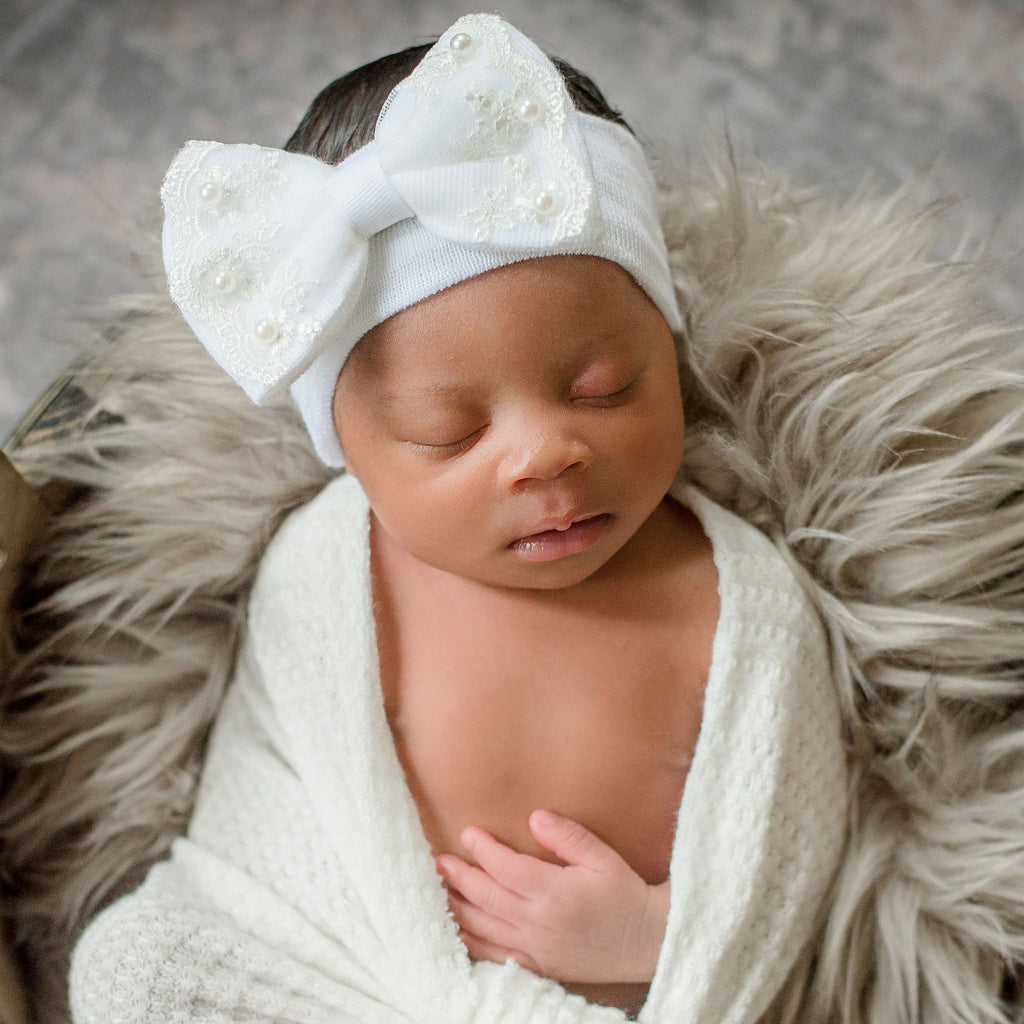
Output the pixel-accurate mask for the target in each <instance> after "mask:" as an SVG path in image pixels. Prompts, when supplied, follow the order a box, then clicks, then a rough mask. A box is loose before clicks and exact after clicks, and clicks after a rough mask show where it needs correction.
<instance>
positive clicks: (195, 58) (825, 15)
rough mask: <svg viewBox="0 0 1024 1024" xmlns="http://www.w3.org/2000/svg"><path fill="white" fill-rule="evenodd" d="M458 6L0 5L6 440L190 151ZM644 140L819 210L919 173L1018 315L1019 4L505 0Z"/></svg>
mask: <svg viewBox="0 0 1024 1024" xmlns="http://www.w3.org/2000/svg"><path fill="white" fill-rule="evenodd" d="M471 9H473V8H472V7H467V5H466V3H465V2H464V0H463V2H458V3H456V2H452V0H422V2H416V0H361V2H359V0H230V2H228V0H149V2H146V0H134V2H133V0H0V126H2V131H0V436H2V435H4V434H6V432H7V431H8V430H9V429H10V428H11V427H12V426H13V424H14V423H15V421H16V420H17V419H18V418H19V416H21V415H22V414H23V412H24V411H25V409H26V408H27V407H28V406H29V405H30V404H31V402H32V400H33V398H34V397H35V396H36V394H37V393H38V392H39V391H40V390H41V389H42V388H43V387H44V386H45V384H46V383H47V382H48V381H49V380H50V379H51V378H52V377H53V375H54V374H55V373H56V372H57V371H58V370H59V369H60V368H61V367H62V366H63V365H64V364H65V363H67V362H68V361H69V359H71V358H72V357H73V356H74V353H75V347H76V346H77V345H80V344H81V343H82V341H83V340H86V339H87V338H88V337H89V335H90V332H91V331H92V330H94V322H95V321H94V319H93V316H94V313H95V311H96V310H97V309H98V308H100V307H102V305H103V303H104V302H105V301H106V300H107V299H109V298H110V297H111V296H114V295H116V294H118V293H123V292H126V291H131V290H133V289H138V288H139V287H140V286H141V280H140V277H139V273H138V270H137V264H136V263H135V262H134V261H133V256H132V253H133V250H137V249H138V243H139V238H138V233H137V232H138V228H139V226H140V225H141V226H143V227H149V228H152V227H154V226H155V225H156V223H157V210H156V201H155V197H156V195H157V191H158V189H159V185H160V181H161V178H162V176H163V172H164V170H165V168H166V166H167V164H168V162H169V161H170V158H171V156H172V155H173V154H174V152H175V150H176V149H177V148H178V147H179V146H180V145H181V144H182V143H183V142H184V141H185V140H187V139H190V138H212V139H219V140H221V141H225V142H237V141H248V142H258V143H262V144H267V145H279V144H281V143H282V142H283V141H284V140H285V139H286V138H287V136H288V135H289V134H290V132H291V129H292V128H293V127H294V125H295V123H296V122H297V121H298V119H299V117H300V116H301V114H302V112H303V110H304V109H305V107H306V105H307V104H308V102H309V100H310V99H311V98H312V96H313V95H314V94H315V93H316V92H317V90H318V89H319V88H320V87H321V86H323V85H324V84H326V82H328V81H329V80H330V79H331V78H333V77H335V76H336V75H338V74H340V73H342V72H344V71H346V70H348V69H349V68H351V67H353V66H355V65H356V64H358V63H361V62H362V61H364V60H367V59H369V58H371V57H375V56H378V55H380V54H381V53H384V52H387V51H390V50H394V49H398V48H400V47H402V46H405V45H408V44H409V43H412V42H421V41H424V40H427V39H429V38H431V37H432V36H434V35H436V34H438V33H439V32H441V31H443V30H444V29H445V28H446V27H447V26H448V25H449V24H450V23H451V22H452V21H454V19H455V18H456V17H457V16H458V15H459V14H462V13H465V11H467V10H471ZM502 11H503V13H504V14H505V15H506V16H507V17H508V19H509V20H510V21H512V23H513V24H515V25H517V26H518V27H519V28H521V29H523V30H524V31H525V32H526V33H527V34H529V35H531V36H532V37H533V38H535V39H536V40H537V41H538V42H539V43H540V44H541V45H542V46H544V47H545V48H547V49H548V50H549V51H551V52H554V53H557V54H559V55H560V56H563V57H565V58H566V59H568V60H569V61H571V62H573V63H575V64H577V65H578V66H579V67H581V68H582V69H583V70H586V71H588V72H590V73H591V74H592V75H593V76H594V77H595V78H596V79H597V81H598V82H599V84H600V85H601V86H602V88H603V89H604V91H605V93H606V94H607V96H608V97H609V99H610V100H611V101H612V102H613V103H614V104H615V105H617V106H619V107H620V108H621V109H622V110H623V112H624V113H625V115H626V116H627V118H628V119H629V120H630V121H631V122H632V123H633V124H634V125H635V126H636V127H637V128H638V129H639V131H640V133H641V135H642V136H643V137H646V138H648V139H657V140H659V142H660V144H661V145H663V146H665V147H667V148H668V149H669V150H670V151H675V152H678V153H680V154H682V155H683V156H684V157H685V158H686V159H688V160H691V161H692V162H699V161H700V160H701V153H702V151H703V150H704V147H705V141H706V139H707V136H708V132H709V130H710V131H711V132H712V133H713V132H714V131H716V130H720V129H721V126H722V125H723V124H728V126H729V129H730V132H731V134H732V136H733V138H734V139H735V140H736V141H737V143H738V144H739V146H740V147H741V148H742V149H744V150H746V151H748V152H754V153H756V154H758V156H759V157H760V158H761V159H762V160H763V161H765V162H766V163H769V164H772V165H776V166H779V167H783V168H785V169H787V170H788V171H789V172H791V173H792V175H793V176H794V177H796V178H797V179H798V180H799V181H801V182H803V183H806V184H812V185H815V186H818V187H820V188H821V189H822V190H824V191H825V192H827V193H830V194H833V195H835V196H837V197H843V196H847V195H849V194H850V193H851V192H852V190H853V189H854V188H855V186H857V185H858V184H859V183H860V182H862V181H863V180H864V179H865V178H867V177H869V176H870V177H872V178H873V180H874V181H875V182H876V186H877V188H878V189H888V188H891V187H892V186H894V185H896V184H898V183H899V182H901V181H903V180H904V179H905V178H907V177H908V176H909V175H911V174H913V173H914V172H915V171H917V170H920V169H921V168H923V167H925V166H927V165H929V164H935V167H936V170H935V175H934V182H935V190H936V192H937V193H941V194H949V195H952V196H953V197H955V198H957V199H959V200H961V202H960V203H959V204H958V206H957V207H956V208H955V210H954V218H955V222H956V225H957V228H958V230H966V231H968V232H969V235H970V237H972V238H974V239H981V238H983V237H985V236H986V235H987V234H988V233H989V232H990V231H991V232H994V234H993V235H992V241H991V249H990V252H991V256H992V258H993V261H992V265H991V267H990V270H989V273H988V275H987V290H988V294H989V298H990V301H991V304H992V306H993V308H994V309H995V310H996V311H997V312H1000V313H1002V314H1005V315H1009V316H1020V315H1021V314H1022V313H1024V253H1022V250H1024V241H1022V240H1024V0H863V2H861V0H549V2H545V0H505V2H504V3H503V5H502Z"/></svg>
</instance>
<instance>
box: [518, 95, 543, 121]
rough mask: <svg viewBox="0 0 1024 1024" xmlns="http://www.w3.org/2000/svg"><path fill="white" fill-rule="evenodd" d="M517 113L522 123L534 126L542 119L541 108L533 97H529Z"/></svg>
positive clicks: (520, 105) (521, 104)
mask: <svg viewBox="0 0 1024 1024" xmlns="http://www.w3.org/2000/svg"><path fill="white" fill-rule="evenodd" d="M516 113H517V114H518V115H519V120H520V121H525V122H526V123H527V124H532V123H533V122H534V121H536V120H537V118H539V117H540V114H541V106H540V104H539V103H538V102H537V101H536V100H535V99H534V98H533V97H532V96H527V97H526V99H525V100H523V101H522V102H521V103H520V104H519V106H518V107H517V108H516Z"/></svg>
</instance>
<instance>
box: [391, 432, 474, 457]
mask: <svg viewBox="0 0 1024 1024" xmlns="http://www.w3.org/2000/svg"><path fill="white" fill-rule="evenodd" d="M483 429H484V428H483V427H478V428H477V429H476V430H474V431H472V432H471V433H469V434H467V435H466V436H465V437H460V438H459V439H458V440H457V441H446V442H444V443H443V444H427V443H426V442H424V441H406V442H405V443H406V444H407V445H408V446H409V447H410V448H412V449H413V450H414V451H420V452H430V453H433V454H445V455H457V454H458V453H459V451H460V450H462V449H464V448H468V447H469V446H470V444H471V443H472V441H473V440H474V438H475V437H476V436H477V434H479V433H480V431H481V430H483Z"/></svg>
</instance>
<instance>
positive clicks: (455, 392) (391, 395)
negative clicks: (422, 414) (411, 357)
mask: <svg viewBox="0 0 1024 1024" xmlns="http://www.w3.org/2000/svg"><path fill="white" fill-rule="evenodd" d="M468 392H469V388H468V386H467V385H465V384H455V383H452V382H451V381H439V382H437V383H434V384H417V385H410V386H407V387H398V388H395V387H388V388H385V389H384V391H383V394H382V395H381V397H382V398H383V400H384V401H385V402H387V403H388V404H389V405H415V404H417V403H419V404H422V403H423V402H424V401H430V400H433V399H438V398H442V399H445V400H446V401H458V400H459V399H463V398H465V397H466V395H467V394H468Z"/></svg>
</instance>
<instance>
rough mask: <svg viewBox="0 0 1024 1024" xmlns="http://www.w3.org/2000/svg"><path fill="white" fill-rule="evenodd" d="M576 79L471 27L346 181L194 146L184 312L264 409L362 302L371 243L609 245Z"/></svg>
mask: <svg viewBox="0 0 1024 1024" xmlns="http://www.w3.org/2000/svg"><path fill="white" fill-rule="evenodd" d="M579 118H580V115H578V114H577V112H576V110H575V108H574V107H573V105H572V101H571V99H570V97H569V95H568V92H567V91H566V88H565V85H564V83H563V81H562V77H561V75H560V74H559V73H558V70H557V69H556V68H555V67H554V65H553V64H552V63H551V61H550V60H549V59H548V58H547V57H546V56H545V55H544V54H543V53H542V52H541V50H539V49H538V48H537V47H536V46H535V45H534V44H533V43H532V42H531V41H530V40H529V39H527V38H526V37H525V36H524V35H522V33H520V32H518V31H517V30H516V29H514V28H512V27H511V26H510V25H508V24H507V23H506V22H504V21H503V20H502V19H501V18H499V17H497V16H495V15H486V14H472V15H467V16H466V17H463V18H460V19H459V20H458V21H457V22H456V23H455V24H454V25H453V26H452V27H451V28H450V29H449V30H448V31H447V32H446V33H445V34H444V35H443V36H442V37H441V38H440V39H439V40H438V42H437V43H436V45H435V46H434V47H433V48H432V49H431V50H430V51H429V52H428V53H427V55H426V56H425V57H424V58H423V60H422V62H421V63H420V64H419V66H418V67H417V68H416V70H415V71H414V72H413V73H412V74H411V75H410V76H409V77H408V78H407V79H405V80H404V81H402V82H400V83H399V84H398V85H397V86H396V87H395V89H394V90H393V91H392V93H391V95H390V96H389V97H388V99H387V102H386V103H385V105H384V108H383V110H382V111H381V114H380V118H379V119H378V122H377V126H376V131H375V136H374V140H373V141H372V142H371V143H369V144H368V145H367V146H365V147H363V148H362V149H360V150H358V151H357V152H355V153H353V154H352V155H351V156H349V157H347V158H346V159H345V160H344V161H342V162H341V163H340V164H338V165H337V166H336V167H332V166H330V165H327V164H324V163H322V162H320V161H319V160H316V159H314V158H313V157H309V156H303V155H299V154H294V153H285V152H283V151H281V150H276V149H267V148H264V147H260V146H250V145H223V144H221V143H217V142H190V143H189V144H188V145H187V146H185V148H184V149H182V150H181V152H179V153H178V155H177V156H176V157H175V159H174V161H173V163H172V164H171V167H170V169H169V170H168V172H167V176H166V178H165V180H164V185H163V190H162V193H161V195H162V198H163V204H164V212H165V221H164V261H165V264H166V267H167V276H168V281H169V284H170V291H171V296H172V298H173V299H174V301H175V302H176V303H177V304H178V306H179V307H180V309H181V311H182V313H183V314H184V316H185V319H186V320H187V321H188V323H189V325H190V326H191V327H192V329H193V330H194V331H195V333H196V335H197V336H198V337H199V339H200V341H202V343H203V344H204V345H205V346H206V348H207V349H208V350H209V352H210V354H211V355H212V356H213V357H214V358H215V359H216V360H217V362H218V363H220V365H221V366H222V367H223V368H224V369H225V370H226V371H227V372H228V373H229V374H230V375H231V376H232V377H233V378H234V379H235V380H236V381H237V382H238V383H239V384H240V385H241V386H242V387H243V388H244V389H245V391H246V393H247V394H248V395H249V397H250V398H251V399H252V400H253V401H254V402H261V401H263V400H265V399H266V398H268V397H270V396H272V395H274V394H276V393H277V392H279V391H280V390H281V389H282V388H284V387H285V386H287V385H288V384H290V383H292V382H293V381H294V380H295V379H296V378H298V377H299V376H300V375H301V374H302V373H303V372H304V371H305V370H306V368H307V367H308V366H309V365H310V364H311V363H312V362H313V360H315V359H316V357H317V356H318V355H319V353H320V352H321V350H322V349H323V347H324V345H325V343H326V338H325V335H326V333H327V332H326V331H325V328H326V327H327V325H328V323H329V321H331V320H332V318H335V317H344V316H345V315H346V311H348V310H350V309H351V308H352V306H353V305H354V303H355V301H356V300H357V299H358V296H359V292H360V289H361V286H362V283H363V278H364V275H365V271H366V262H367V251H368V239H369V238H370V237H371V236H373V235H374V234H376V233H377V232H380V231H383V230H384V229H385V228H388V227H391V226H392V225H394V224H397V223H398V222H399V221H402V220H404V219H406V218H408V217H416V218H417V219H418V220H419V221H420V222H421V224H422V225H423V226H424V227H425V228H427V229H428V230H429V231H431V232H433V233H434V234H436V235H438V236H439V237H440V238H441V239H446V240H449V241H452V242H456V243H460V244H471V245H476V246H482V247H490V248H493V249H503V248H514V249H515V250H517V251H520V250H525V251H534V250H544V249H547V248H550V247H551V246H553V245H556V244H559V243H565V242H566V240H575V239H577V238H578V239H580V241H581V242H582V241H586V240H587V239H589V238H590V237H591V236H592V235H597V234H600V232H601V224H600V218H599V217H597V215H596V213H595V210H594V208H595V203H594V178H593V170H592V168H591V165H590V158H589V156H588V150H587V146H586V143H585V140H584V137H583V133H582V129H581V126H580V123H579Z"/></svg>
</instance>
